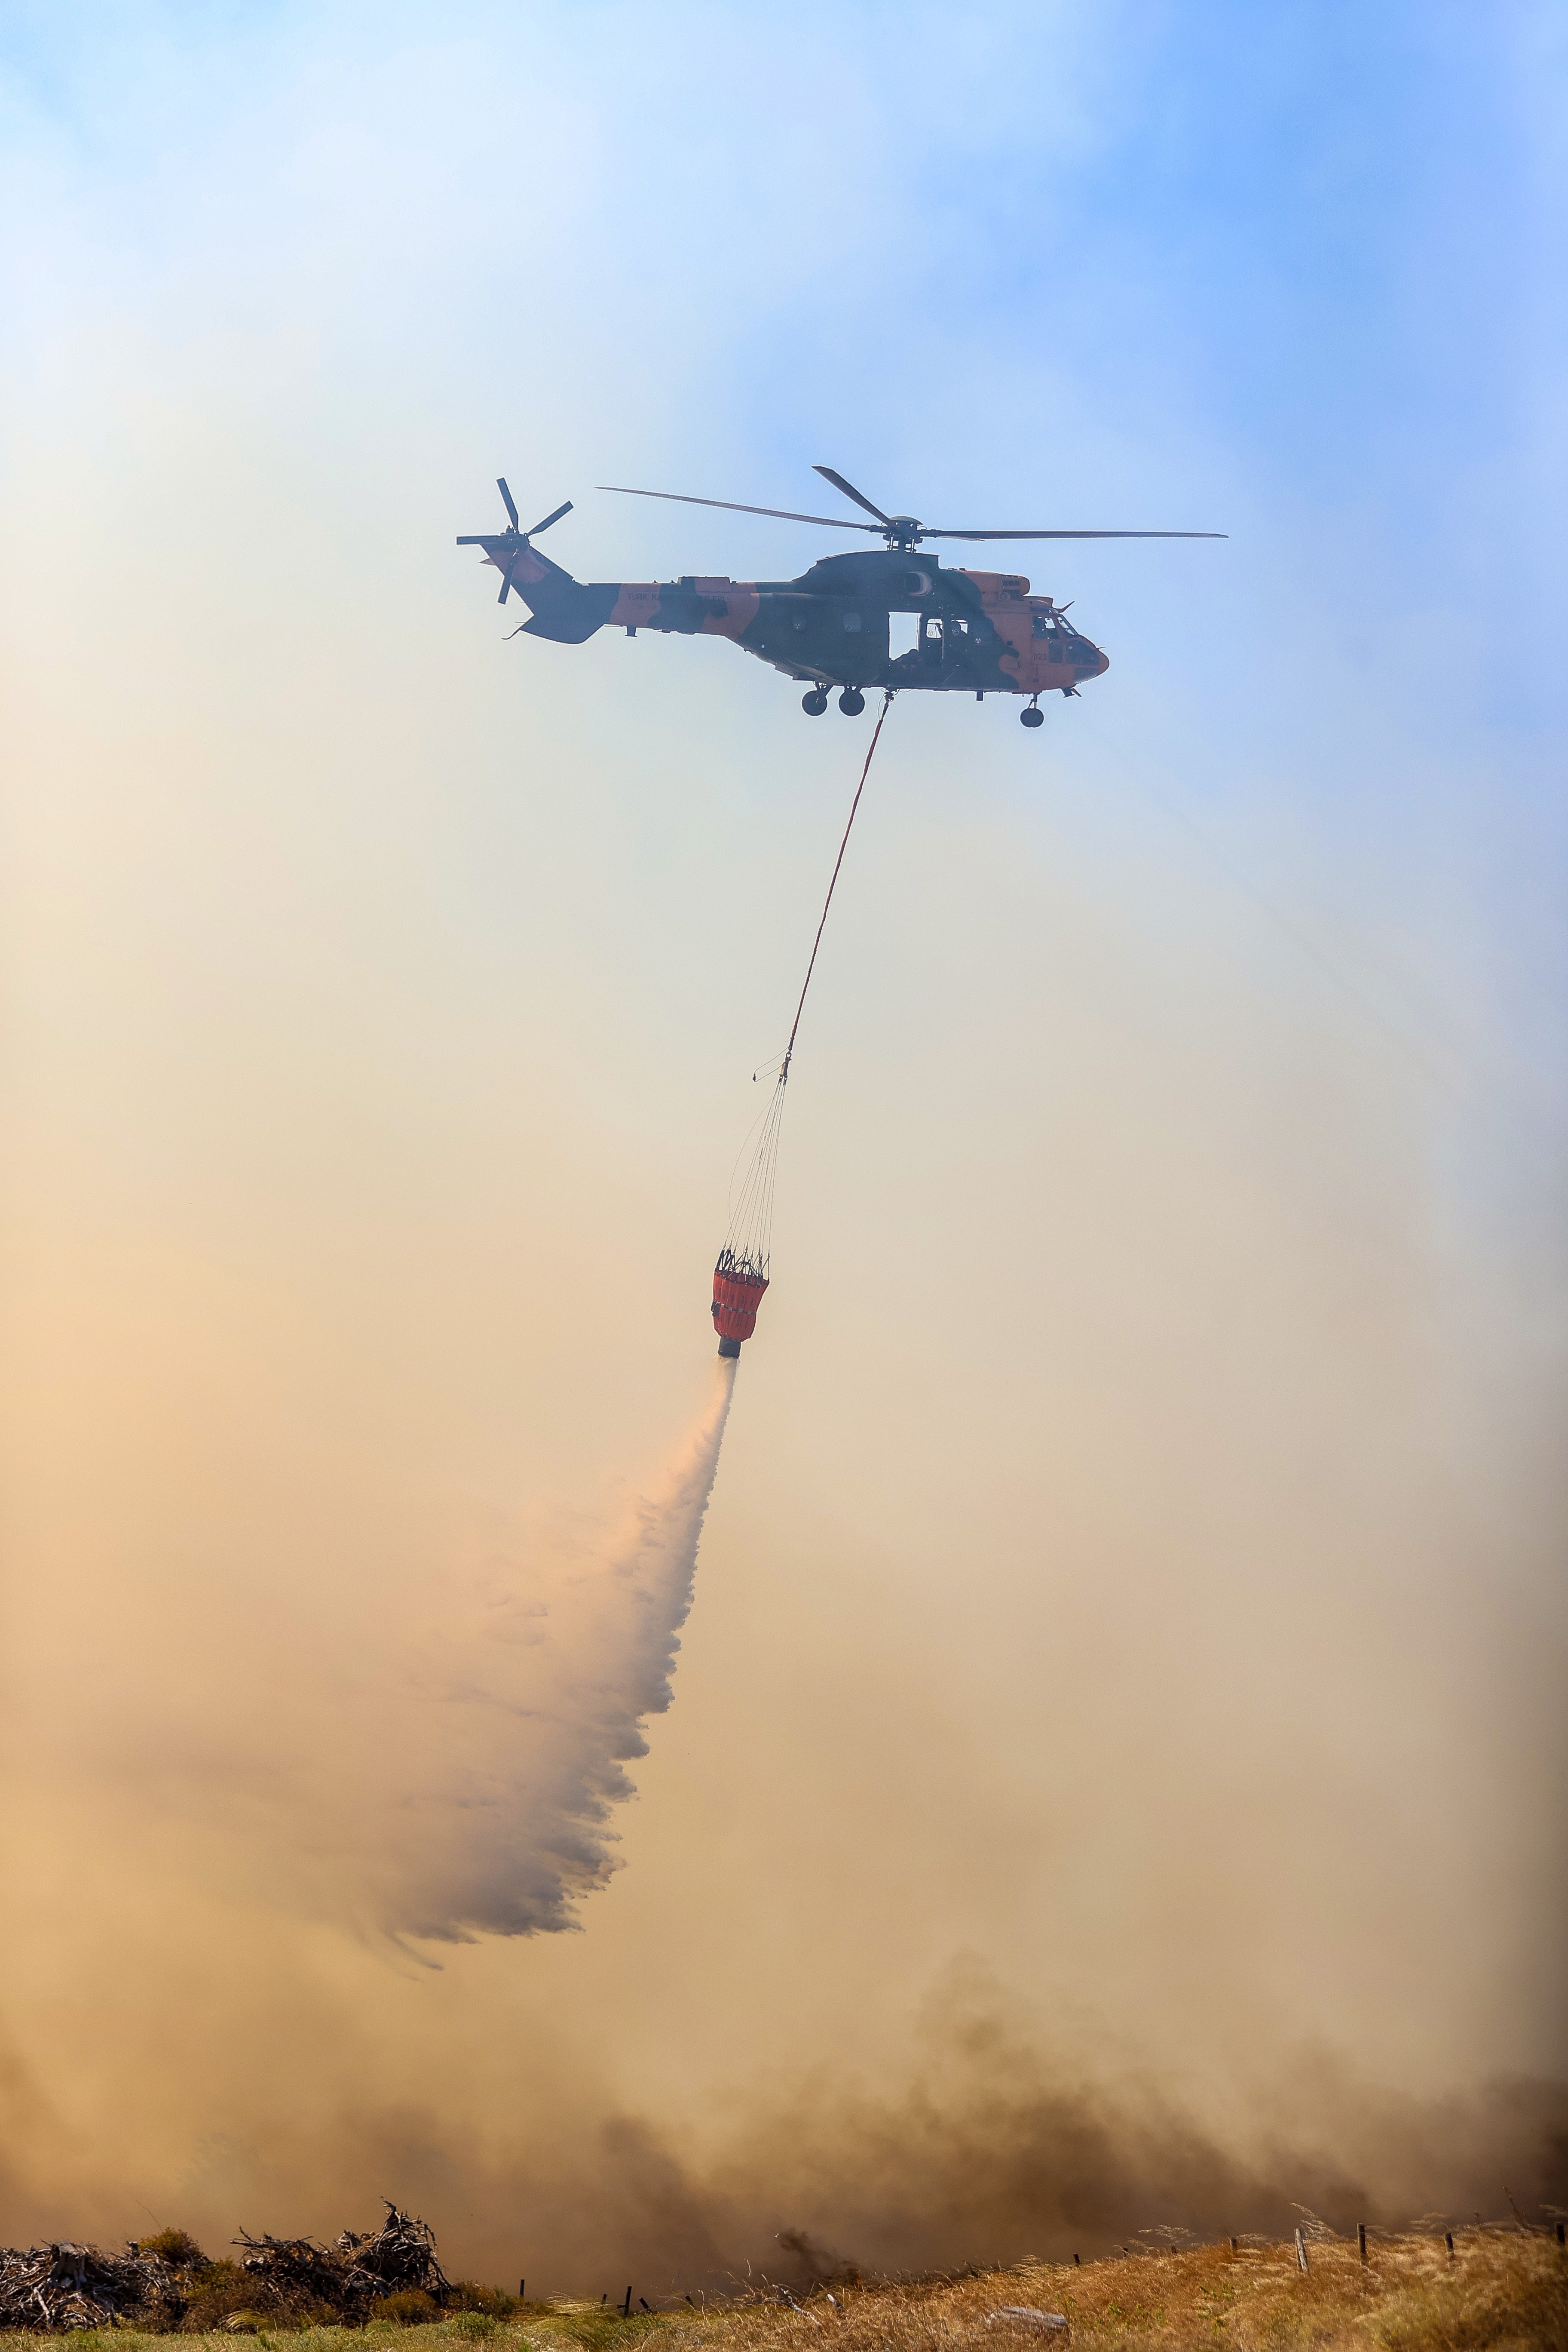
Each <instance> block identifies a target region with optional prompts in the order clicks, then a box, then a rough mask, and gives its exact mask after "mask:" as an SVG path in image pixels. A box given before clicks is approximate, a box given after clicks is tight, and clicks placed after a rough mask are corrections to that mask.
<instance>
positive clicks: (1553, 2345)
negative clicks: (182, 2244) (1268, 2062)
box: [0, 2230, 1568, 2352]
mask: <svg viewBox="0 0 1568 2352" xmlns="http://www.w3.org/2000/svg"><path fill="white" fill-rule="evenodd" d="M1309 2259H1310V2263H1311V2268H1310V2272H1309V2273H1306V2274H1303V2273H1302V2272H1301V2270H1300V2267H1299V2265H1298V2263H1297V2257H1296V2249H1295V2247H1294V2245H1293V2244H1291V2243H1289V2242H1286V2243H1283V2244H1258V2243H1246V2244H1243V2245H1242V2246H1240V2247H1239V2248H1238V2249H1237V2251H1236V2252H1232V2251H1231V2249H1230V2248H1229V2247H1228V2246H1227V2245H1218V2246H1196V2247H1189V2248H1184V2249H1183V2250H1181V2251H1179V2252H1172V2253H1159V2254H1133V2255H1128V2256H1124V2257H1120V2258H1112V2259H1110V2260H1105V2261H1100V2262H1090V2263H1084V2264H1083V2266H1082V2267H1081V2268H1077V2267H1074V2266H1072V2265H1065V2266H1064V2265H1063V2264H1060V2263H1035V2262H1025V2263H1015V2264H1014V2265H1013V2266H1012V2267H1011V2268H1009V2269H1007V2270H1002V2271H990V2272H977V2273H973V2275H965V2276H964V2277H963V2278H961V2279H952V2278H942V2279H930V2280H924V2281H897V2282H887V2283H881V2284H876V2283H873V2284H838V2283H835V2285H834V2289H833V2296H834V2298H835V2299H834V2300H830V2299H829V2297H828V2295H827V2294H826V2291H825V2290H822V2289H820V2288H813V2289H809V2290H808V2289H806V2288H803V2287H797V2288H795V2290H794V2291H793V2293H794V2298H795V2300H794V2303H793V2305H792V2304H791V2303H788V2302H785V2301H784V2300H783V2299H782V2297H780V2296H779V2295H777V2294H774V2293H773V2292H772V2291H765V2292H763V2293H755V2292H753V2293H751V2294H747V2295H746V2296H744V2297H742V2298H736V2299H732V2300H724V2299H721V2298H710V2299H709V2300H708V2301H706V2302H705V2303H704V2304H702V2305H700V2306H692V2305H688V2304H685V2303H682V2304H680V2305H678V2306H677V2307H676V2308H675V2309H673V2310H667V2311H661V2312H658V2313H655V2314H653V2315H644V2314H638V2315H636V2316H634V2317H632V2318H630V2319H623V2318H621V2316H620V2315H619V2314H618V2313H617V2312H615V2311H613V2310H612V2311H609V2312H606V2311H605V2310H604V2309H603V2308H602V2307H601V2306H598V2305H586V2304H579V2303H571V2302H565V2301H562V2302H556V2303H548V2304H526V2305H519V2304H516V2303H515V2302H514V2301H513V2299H512V2298H510V2297H501V2296H499V2295H498V2296H497V2297H496V2304H497V2305H509V2304H510V2306H511V2307H510V2310H509V2311H504V2313H503V2314H502V2315H498V2313H497V2311H496V2310H494V2309H492V2310H489V2311H487V2310H482V2309H468V2310H461V2311H458V2312H455V2313H452V2314H450V2315H447V2316H444V2317H441V2318H438V2319H435V2320H431V2321H427V2322H425V2323H424V2324H419V2323H418V2322H415V2323H414V2324H415V2326H416V2328H417V2333H416V2334H414V2335H412V2336H411V2334H410V2326H409V2324H408V2322H407V2321H405V2322H404V2323H402V2324H400V2323H399V2322H398V2321H397V2320H396V2319H389V2318H386V2317H384V2316H380V2315H378V2316H377V2318H376V2319H374V2321H373V2322H372V2323H371V2324H370V2325H369V2326H366V2327H364V2328H354V2329H353V2330H349V2331H345V2330H344V2329H343V2328H342V2327H333V2326H306V2327H303V2328H297V2329H288V2328H279V2327H272V2326H264V2325H259V2324H258V2323H255V2322H250V2321H247V2320H245V2319H243V2318H242V2320H241V2326H242V2329H243V2331H244V2332H245V2333H246V2334H247V2335H249V2336H251V2339H252V2341H253V2343H255V2344H256V2345H257V2346H258V2352H265V2347H268V2346H269V2345H270V2344H271V2343H272V2342H273V2340H274V2338H276V2339H277V2342H278V2344H279V2347H280V2352H281V2348H282V2347H287V2352H349V2347H351V2346H352V2347H354V2352H360V2347H363V2352H481V2347H482V2352H572V2347H580V2352H636V2347H639V2346H640V2345H641V2343H642V2339H644V2338H647V2337H650V2336H651V2337H655V2338H657V2339H658V2342H657V2344H648V2345H647V2346H646V2347H643V2352H1025V2347H1032V2352H1041V2347H1047V2346H1050V2345H1053V2344H1061V2343H1063V2342H1064V2341H1068V2342H1070V2343H1071V2344H1073V2345H1075V2346H1079V2347H1084V2346H1088V2347H1100V2346H1116V2347H1123V2352H1131V2347H1139V2346H1145V2345H1147V2346H1150V2347H1154V2346H1160V2347H1198V2346H1203V2347H1206V2352H1215V2347H1237V2352H1298V2347H1300V2352H1307V2347H1312V2352H1568V2255H1564V2253H1563V2250H1562V2249H1561V2248H1560V2247H1558V2246H1557V2245H1556V2244H1555V2243H1554V2242H1552V2240H1551V2239H1550V2238H1547V2237H1543V2236H1540V2235H1527V2234H1525V2233H1523V2232H1520V2231H1501V2230H1496V2231H1467V2232H1465V2233H1464V2234H1463V2235H1462V2236H1461V2237H1459V2238H1458V2241H1457V2243H1456V2248H1455V2252H1454V2255H1453V2257H1452V2258H1451V2259H1450V2257H1449V2256H1448V2254H1447V2251H1446V2249H1445V2247H1444V2244H1443V2242H1442V2240H1441V2239H1440V2238H1439V2239H1434V2238H1431V2237H1426V2236H1421V2235H1410V2236H1405V2237H1399V2238H1392V2239H1389V2238H1381V2239H1379V2240H1378V2241H1377V2242H1375V2244H1374V2246H1373V2251H1372V2255H1371V2260H1370V2261H1369V2262H1368V2263H1367V2264H1366V2266H1365V2267H1364V2268H1363V2265H1362V2263H1361V2262H1360V2261H1359V2259H1358V2257H1357V2253H1356V2250H1355V2248H1354V2246H1353V2245H1350V2244H1347V2243H1346V2242H1342V2241H1339V2240H1334V2239H1316V2240H1314V2241H1313V2242H1312V2243H1311V2246H1310V2254H1309ZM1009 2304H1011V2305H1026V2306H1030V2307H1033V2308H1037V2309H1039V2310H1042V2311H1047V2312H1057V2313H1060V2314H1061V2315H1064V2316H1065V2317H1066V2318H1067V2320H1068V2323H1069V2327H1070V2334H1069V2336H1067V2337H1065V2338H1064V2336H1063V2335H1062V2334H1061V2332H1060V2331H1057V2330H1052V2331H1049V2332H1045V2331H1042V2330H1041V2329H1040V2328H1038V2327H1037V2326H1031V2325H1030V2324H1029V2323H1027V2322H1024V2321H1017V2320H1005V2319H996V2320H990V2319H989V2318H988V2315H989V2314H991V2313H992V2312H994V2311H995V2310H996V2309H997V2308H998V2306H999V2305H1009ZM410 2318H412V2315H410ZM195 2340H196V2341H199V2342H200V2343H201V2344H202V2345H203V2346H204V2347H207V2352H219V2347H231V2348H232V2347H233V2345H234V2341H235V2330H234V2328H233V2326H232V2324H231V2326H230V2327H229V2328H228V2329H225V2330H218V2331H214V2332H213V2333H210V2334H206V2335H204V2336H200V2337H199V2338H197V2339H195ZM39 2341H40V2339H39V2338H38V2337H37V2336H23V2335H9V2336H7V2335H0V2352H23V2347H35V2352H36V2347H37V2346H38V2344H39ZM71 2342H72V2344H73V2347H76V2352H110V2347H112V2352H170V2347H169V2340H168V2337H167V2336H141V2335H139V2334H137V2333H136V2332H135V2331H134V2330H132V2329H131V2328H126V2327H118V2328H114V2329H85V2330H83V2331H81V2332H80V2333H79V2334H77V2335H75V2336H73V2337H72V2338H71Z"/></svg>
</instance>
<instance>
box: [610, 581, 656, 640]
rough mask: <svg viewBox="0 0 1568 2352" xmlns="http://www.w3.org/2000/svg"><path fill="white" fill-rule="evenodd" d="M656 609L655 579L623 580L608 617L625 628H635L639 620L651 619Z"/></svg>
mask: <svg viewBox="0 0 1568 2352" xmlns="http://www.w3.org/2000/svg"><path fill="white" fill-rule="evenodd" d="M657 612H658V581H657V580H623V581H622V583H621V587H620V593H619V595H618V596H617V597H616V601H615V603H614V604H612V605H611V607H610V619H611V621H612V622H618V623H619V624H620V625H622V626H623V627H625V628H629V629H635V628H636V627H637V625H638V623H639V622H643V621H651V620H652V618H653V616H654V614H656V613H657Z"/></svg>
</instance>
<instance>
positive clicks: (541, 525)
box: [522, 499, 572, 539]
mask: <svg viewBox="0 0 1568 2352" xmlns="http://www.w3.org/2000/svg"><path fill="white" fill-rule="evenodd" d="M571 511H572V501H571V499H567V501H566V503H565V505H564V506H563V507H557V508H556V509H555V512H554V513H553V514H547V515H546V516H545V518H544V520H543V521H542V522H536V523H535V524H534V526H533V528H532V530H525V531H524V532H523V534H522V535H523V537H524V539H537V538H538V536H539V534H540V532H541V531H542V530H549V529H550V526H551V524H552V522H559V521H560V520H561V518H562V516H563V514H570V513H571Z"/></svg>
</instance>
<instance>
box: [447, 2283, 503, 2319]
mask: <svg viewBox="0 0 1568 2352" xmlns="http://www.w3.org/2000/svg"><path fill="white" fill-rule="evenodd" d="M446 2304H447V2310H448V2311H482V2312H488V2313H489V2316H490V2318H492V2319H510V2317H511V2315H512V2314H513V2312H514V2311H521V2309H522V2305H521V2303H519V2301H518V2299H517V2297H516V2295H515V2294H508V2293H507V2292H506V2289H505V2288H504V2287H499V2286H483V2285H481V2284H480V2283H479V2280H478V2279H454V2280H453V2282H452V2286H451V2290H450V2292H449V2294H447V2297H446Z"/></svg>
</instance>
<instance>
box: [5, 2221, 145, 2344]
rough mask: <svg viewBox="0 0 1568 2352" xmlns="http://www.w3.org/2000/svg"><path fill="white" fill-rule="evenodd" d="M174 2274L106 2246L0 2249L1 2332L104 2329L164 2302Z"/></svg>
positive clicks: (132, 2251)
mask: <svg viewBox="0 0 1568 2352" xmlns="http://www.w3.org/2000/svg"><path fill="white" fill-rule="evenodd" d="M172 2275H173V2273H171V2271H170V2266H169V2265H168V2264H167V2263H163V2262H162V2261H161V2260H160V2259H159V2258H158V2256H156V2255H155V2254H154V2255H143V2254H142V2253H139V2252H137V2250H136V2248H135V2247H134V2246H132V2248H131V2249H130V2250H129V2252H125V2253H123V2254H110V2253H107V2252H105V2251H104V2249H103V2248H102V2247H101V2246H75V2245H71V2244H70V2243H68V2242H66V2241H63V2240H62V2241H61V2242H60V2243H59V2244H58V2245H49V2246H28V2247H26V2249H25V2250H24V2249H23V2248H22V2247H20V2246H3V2247H0V2327H6V2328H9V2327H26V2328H31V2329H38V2328H45V2327H47V2328H59V2327H102V2326H105V2325H106V2324H112V2323H113V2321H115V2320H116V2319H120V2318H123V2317H127V2316H129V2315H131V2314H132V2313H134V2314H136V2315H142V2313H152V2312H154V2311H156V2310H158V2309H159V2307H160V2306H161V2305H162V2304H163V2291H164V2285H165V2282H166V2280H167V2279H168V2278H170V2277H171V2276H172Z"/></svg>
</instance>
